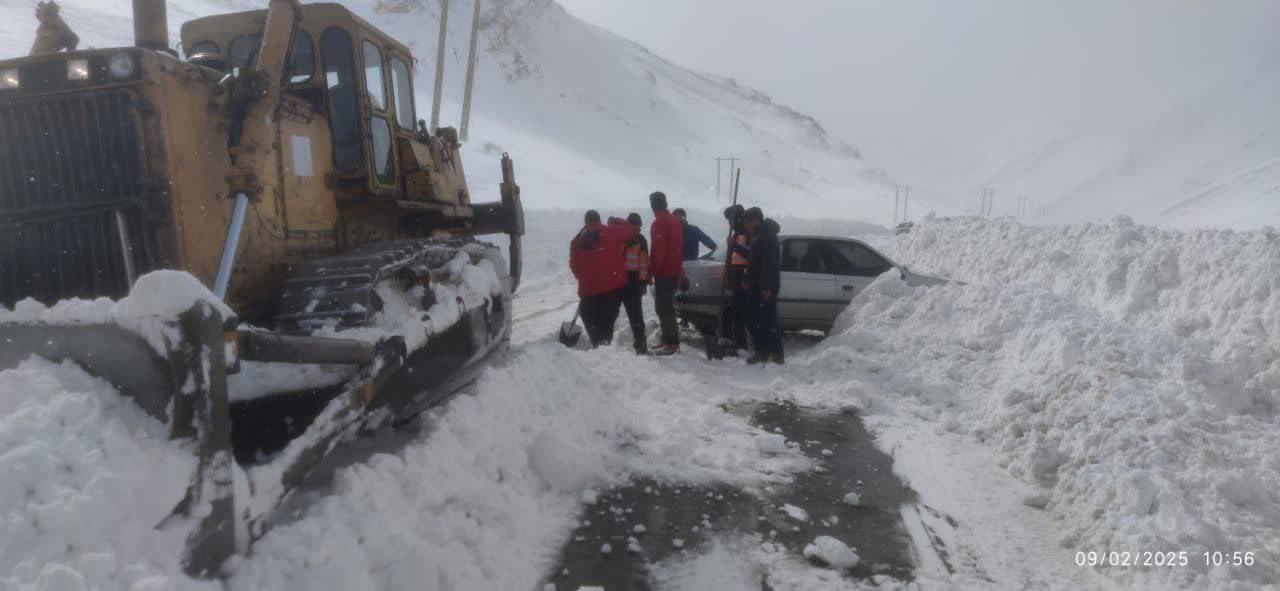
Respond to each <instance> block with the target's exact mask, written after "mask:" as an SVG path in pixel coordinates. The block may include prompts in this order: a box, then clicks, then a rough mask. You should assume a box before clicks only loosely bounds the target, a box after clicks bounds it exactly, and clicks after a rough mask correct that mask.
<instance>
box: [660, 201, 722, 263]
mask: <svg viewBox="0 0 1280 591" xmlns="http://www.w3.org/2000/svg"><path fill="white" fill-rule="evenodd" d="M671 213H674V214H675V215H676V217H677V218H680V223H681V224H684V260H686V261H692V260H694V259H696V258H698V244H702V245H703V246H706V247H707V248H710V249H711V251H712V252H715V250H716V241H715V240H712V239H711V237H710V236H707V233H706V232H703V231H702V228H699V227H697V226H695V225H693V224H690V223H689V219H688V216H686V215H685V213H684V210H683V209H676V210H675V211H673V212H671Z"/></svg>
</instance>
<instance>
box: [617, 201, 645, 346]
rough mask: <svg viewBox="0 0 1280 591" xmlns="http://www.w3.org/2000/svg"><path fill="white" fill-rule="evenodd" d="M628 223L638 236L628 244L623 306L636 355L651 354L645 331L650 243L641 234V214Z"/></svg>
mask: <svg viewBox="0 0 1280 591" xmlns="http://www.w3.org/2000/svg"><path fill="white" fill-rule="evenodd" d="M627 223H629V224H631V225H633V226H635V227H636V235H635V237H633V238H632V239H631V240H628V241H627V244H626V251H625V252H626V267H627V287H626V288H625V290H624V291H623V293H622V306H623V307H624V308H626V310H627V320H628V321H629V322H630V323H631V334H632V336H633V337H634V343H633V346H634V347H635V349H636V355H644V354H646V353H648V352H649V343H648V341H647V340H646V338H647V335H645V330H644V305H643V304H644V292H645V291H646V290H647V289H648V286H649V241H647V240H645V238H644V234H641V233H640V228H641V226H642V225H643V222H642V221H641V219H640V214H638V213H632V214H631V215H629V216H627Z"/></svg>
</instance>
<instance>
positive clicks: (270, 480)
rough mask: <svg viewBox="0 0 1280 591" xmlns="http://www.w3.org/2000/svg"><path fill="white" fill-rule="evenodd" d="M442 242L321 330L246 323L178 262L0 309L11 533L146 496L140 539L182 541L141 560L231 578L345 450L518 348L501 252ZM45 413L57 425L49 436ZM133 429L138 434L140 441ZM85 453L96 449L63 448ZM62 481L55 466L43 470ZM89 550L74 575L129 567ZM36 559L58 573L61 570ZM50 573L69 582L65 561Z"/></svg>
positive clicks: (25, 537) (18, 535)
mask: <svg viewBox="0 0 1280 591" xmlns="http://www.w3.org/2000/svg"><path fill="white" fill-rule="evenodd" d="M446 247H447V249H448V252H447V253H443V254H442V255H441V256H438V257H436V259H437V260H438V261H440V264H438V265H436V266H432V267H430V268H427V269H425V270H424V273H426V274H428V275H429V277H430V280H429V281H425V282H422V283H420V284H419V285H417V286H415V287H413V288H412V289H409V290H398V289H397V287H398V285H394V286H393V285H383V284H380V285H378V286H377V289H378V292H379V294H380V296H381V304H382V306H381V309H380V310H379V311H378V312H377V313H375V314H373V315H372V321H371V322H369V323H366V324H364V325H362V326H358V327H353V328H343V327H341V326H338V325H336V324H331V325H327V326H322V327H318V328H317V329H315V330H312V331H310V334H306V333H297V332H290V333H284V332H271V331H266V330H262V329H258V328H255V327H251V326H246V325H239V324H238V320H237V319H236V317H235V315H234V314H232V313H231V312H230V311H229V310H228V309H227V308H226V307H225V306H224V305H223V304H222V303H221V302H220V301H219V300H218V298H216V297H214V296H213V294H212V293H210V292H209V291H208V290H207V289H205V288H204V286H203V285H202V284H200V282H198V281H197V280H196V279H194V278H193V277H191V276H190V275H187V274H185V273H179V272H170V271H160V272H153V273H150V274H148V275H144V276H143V277H141V278H139V279H138V281H137V283H136V285H135V288H134V289H133V290H132V292H131V293H130V295H129V296H127V297H125V298H123V299H121V300H119V301H111V300H108V299H99V300H94V301H82V300H67V301H62V302H58V303H57V304H56V305H54V306H52V307H45V306H43V305H41V304H38V303H36V302H34V301H33V300H24V301H22V302H20V303H18V304H17V305H16V306H15V307H14V309H13V310H6V309H3V308H0V335H3V336H0V390H4V391H5V392H6V396H5V398H4V399H3V400H0V411H3V413H2V414H0V426H3V428H0V440H5V441H6V446H5V447H4V449H6V450H10V449H17V450H19V451H18V452H13V453H10V452H6V453H5V454H4V455H3V460H0V461H2V462H3V463H4V464H0V465H6V464H7V465H6V466H5V467H6V470H5V473H6V474H19V475H20V476H19V478H18V479H17V481H16V482H12V483H11V484H10V485H8V486H6V487H3V489H2V490H0V503H2V504H0V509H3V508H5V506H8V505H11V504H18V505H21V506H19V507H9V509H10V511H8V512H10V513H11V514H14V515H23V516H27V518H29V519H27V518H24V519H23V521H24V523H25V525H22V524H19V525H18V526H15V527H17V531H15V532H9V533H13V534H14V535H6V536H4V538H5V543H6V544H9V543H16V544H20V545H22V546H23V547H29V546H30V545H34V546H35V547H37V548H40V547H42V544H46V545H47V544H48V542H47V541H43V540H45V534H50V535H48V537H47V539H48V540H56V539H58V535H59V534H56V533H55V532H49V531H47V530H46V528H48V527H57V524H58V523H63V524H64V525H67V526H70V524H72V523H74V522H75V520H76V519H81V518H82V516H81V517H77V515H79V512H80V511H82V510H85V511H91V512H103V513H112V512H115V511H116V508H115V507H112V505H119V506H121V507H124V506H130V505H133V504H136V502H138V501H140V500H142V499H145V500H146V504H145V506H142V507H138V511H134V512H130V513H123V514H129V515H134V516H135V519H136V516H145V515H150V517H149V518H148V523H145V524H138V523H131V524H130V525H129V529H128V531H129V532H131V533H130V535H134V536H135V537H136V538H137V540H136V543H137V544H142V545H145V546H146V547H148V548H151V547H154V548H166V549H172V548H178V550H171V551H167V552H165V551H156V552H148V553H147V554H146V555H147V556H148V557H155V556H165V555H170V556H173V558H174V564H172V565H159V566H157V568H158V569H159V570H158V571H156V572H158V573H161V574H165V573H168V574H170V575H171V574H174V572H173V570H172V569H176V568H177V565H178V564H181V567H182V571H183V572H185V574H187V575H190V576H196V577H215V576H219V575H221V574H223V573H224V572H225V571H224V568H225V565H226V563H227V561H228V559H229V558H231V557H233V556H234V555H236V554H238V553H244V552H246V551H247V550H248V549H249V547H250V545H251V544H252V543H253V542H254V541H255V540H257V539H259V538H261V537H262V536H263V535H264V534H265V533H266V531H267V529H268V528H269V526H270V524H271V521H272V515H273V512H274V511H275V509H276V507H277V506H278V505H279V503H281V502H282V501H283V500H284V499H286V498H287V497H288V496H289V495H290V493H291V491H292V490H293V489H294V488H295V487H296V486H298V485H299V483H301V482H302V480H303V478H305V476H306V475H307V473H308V472H309V470H310V469H311V468H313V467H314V466H315V465H316V464H317V463H319V462H320V461H321V460H323V459H324V458H325V457H326V456H327V455H328V454H329V453H330V452H331V451H332V450H333V448H334V446H335V445H337V444H338V443H339V442H341V441H342V440H344V439H347V438H350V437H352V436H353V435H355V434H356V433H358V432H360V431H362V430H371V429H376V428H378V427H380V426H382V425H384V424H386V423H388V422H390V421H393V420H395V419H397V418H399V417H404V416H408V415H413V414H416V413H417V412H420V411H421V410H422V409H423V408H426V407H427V406H430V405H432V404H435V403H438V402H439V401H440V400H443V399H444V398H445V397H446V396H448V395H449V394H451V393H452V392H454V391H456V390H457V389H458V388H459V387H461V386H462V385H464V384H466V383H468V382H469V381H470V380H473V379H474V378H475V376H476V375H477V374H478V373H479V371H480V370H481V369H482V367H483V365H482V364H481V363H480V362H481V361H482V360H484V359H485V358H486V357H487V356H488V355H490V354H491V353H493V352H495V351H499V350H502V349H504V348H505V347H506V345H507V343H508V341H509V336H510V335H509V332H510V297H511V291H510V289H511V281H510V279H509V277H508V276H507V275H506V273H505V272H504V271H503V269H505V265H504V264H503V261H502V256H501V254H499V253H498V252H497V250H496V249H495V248H493V247H489V246H486V245H481V244H478V243H467V244H464V245H461V246H457V245H454V244H448V245H442V246H441V247H440V248H446ZM430 248H435V247H433V246H429V248H428V250H430ZM427 304H429V305H427ZM424 307H425V308H426V309H423V308H424ZM317 335H323V336H317ZM246 367H247V368H249V370H248V371H245V372H244V374H245V375H243V376H237V375H236V374H237V372H238V371H240V370H241V369H243V368H246ZM91 376H92V377H91ZM241 378H247V379H241ZM10 391H12V392H15V393H18V394H19V396H17V397H14V396H10V395H9V394H8V392H10ZM124 399H129V400H131V401H132V404H129V403H123V402H121V401H123V400H124ZM131 406H132V407H133V408H131ZM45 423H48V424H52V425H54V426H55V427H57V428H54V429H51V430H49V432H42V431H40V430H39V426H40V425H41V424H45ZM95 423H105V424H106V431H105V433H104V434H101V435H98V437H97V439H100V440H101V441H94V440H91V439H85V438H86V437H87V435H85V433H91V432H94V431H101V430H102V429H103V428H102V427H100V426H94V424H95ZM68 425H76V426H79V427H82V428H84V429H81V430H80V431H76V430H73V429H71V428H69V426H68ZM131 437H138V438H140V439H142V440H143V441H141V442H139V443H137V444H131V443H129V442H128V441H127V440H128V439H129V438H131ZM59 438H70V439H71V441H70V443H68V444H66V445H64V444H63V443H61V442H59ZM9 440H12V441H9ZM8 443H12V444H13V445H8ZM76 449H84V450H86V453H88V454H89V456H88V457H87V458H80V457H74V458H73V457H64V456H68V454H74V453H75V452H74V450H76ZM192 455H194V456H195V460H196V461H195V462H194V463H193V462H191V459H190V458H191V456H192ZM95 456H101V459H103V460H104V461H102V462H96V461H94V457H95ZM182 457H185V458H186V459H185V460H183V459H181V458H182ZM78 462H79V463H84V464H87V465H86V466H85V467H83V468H79V467H78ZM153 464H158V465H159V468H158V469H157V470H155V471H151V470H150V468H149V467H150V466H151V465H153ZM10 468H12V469H10ZM143 472H145V474H143ZM53 473H58V474H59V475H58V476H57V477H56V478H49V477H48V476H49V475H50V474H53ZM178 473H180V475H179V474H178ZM135 477H136V482H137V484H138V485H140V486H145V488H146V490H145V491H144V492H143V494H142V495H139V496H138V497H137V498H134V497H130V493H129V491H128V490H123V489H122V487H126V486H129V485H126V484H125V483H129V482H130V480H132V479H134V478H135ZM160 479H163V480H164V482H153V481H157V480H160ZM99 482H106V483H108V484H107V485H105V488H104V487H103V486H102V485H100V484H99ZM86 487H87V488H86ZM117 489H121V490H117ZM76 490H84V491H86V492H83V493H81V494H79V495H77V493H75V492H74V491H76ZM41 501H43V502H41ZM49 502H53V504H54V505H57V504H58V503H62V504H63V505H64V507H65V509H66V511H67V513H66V514H65V516H59V514H57V513H56V512H55V513H54V514H52V515H50V514H49V510H47V509H40V507H45V506H46V505H48V504H49ZM81 502H83V504H85V505H86V507H83V508H82V507H80V504H81ZM99 504H100V505H101V506H99ZM93 507H96V508H93ZM13 509H16V511H15V510H13ZM63 519H68V520H70V521H63ZM102 519H105V520H107V521H111V518H106V517H103V518H102ZM105 525H109V524H105ZM6 527H8V526H6ZM150 528H154V531H148V530H149V529H150ZM92 529H93V530H94V531H95V532H109V531H112V528H111V527H105V526H104V527H103V528H96V527H95V528H92ZM64 533H65V532H64ZM103 535H106V534H105V533H104V534H103ZM70 537H71V538H72V539H75V540H81V539H83V538H80V537H78V536H75V535H72V536H70ZM85 541H86V542H87V543H89V545H91V546H93V545H95V542H94V541H93V540H85ZM129 543H135V540H132V539H131V540H130V542H129ZM53 545H57V544H56V543H54V544H53ZM75 546H76V544H75V543H71V544H65V545H64V551H67V552H71V551H72V550H73V549H75ZM53 551H54V550H52V549H51V550H50V552H53ZM77 553H78V552H77ZM0 554H4V552H0ZM24 554H28V553H27V552H23V553H18V554H16V555H19V556H21V555H24ZM8 555H15V554H14V553H8ZM80 556H81V560H88V558H85V557H87V556H90V554H80ZM94 556H97V558H94V560H99V561H101V562H103V563H104V565H97V566H93V565H90V566H89V567H84V566H83V565H75V568H74V569H72V570H71V571H69V573H70V574H66V573H64V574H65V575H66V576H73V575H74V574H75V573H77V572H79V573H85V572H92V571H93V569H95V568H96V569H99V570H103V569H105V570H112V569H116V568H118V567H119V566H120V565H115V564H114V560H115V559H114V558H112V556H111V555H110V553H107V554H105V555H94ZM35 558H36V559H37V560H39V561H40V562H39V564H43V565H45V568H46V569H48V568H54V565H56V562H57V561H56V560H55V559H54V558H51V557H49V556H36V557H35ZM107 563H111V564H107ZM31 564H33V565H34V564H36V563H31ZM0 566H13V565H0ZM17 567H21V565H17ZM86 568H87V569H88V570H86ZM17 571H22V568H17ZM125 571H128V572H125ZM15 572H16V571H15ZM120 572H121V573H122V574H121V576H123V577H125V579H128V580H129V581H132V582H129V583H127V584H126V583H124V582H122V583H121V586H124V587H127V586H129V585H132V584H134V583H137V582H139V581H141V580H142V579H139V578H136V577H135V578H130V577H132V575H131V574H129V573H133V571H132V570H129V569H122V570H121V571H120ZM27 574H30V575H32V577H34V578H40V577H44V576H45V573H43V572H37V573H27ZM48 576H49V577H54V578H57V577H60V576H63V575H62V574H59V571H57V569H56V568H54V572H51V573H49V574H48ZM76 576H78V575H76ZM22 578H27V577H22ZM94 578H95V581H96V580H97V578H98V577H97V576H96V575H95V577H94ZM0 580H3V579H0ZM122 581H124V579H122Z"/></svg>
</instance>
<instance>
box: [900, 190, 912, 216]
mask: <svg viewBox="0 0 1280 591" xmlns="http://www.w3.org/2000/svg"><path fill="white" fill-rule="evenodd" d="M910 204H911V185H903V187H902V221H903V222H904V223H905V222H909V221H911V214H908V213H907V206H909V205H910Z"/></svg>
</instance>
